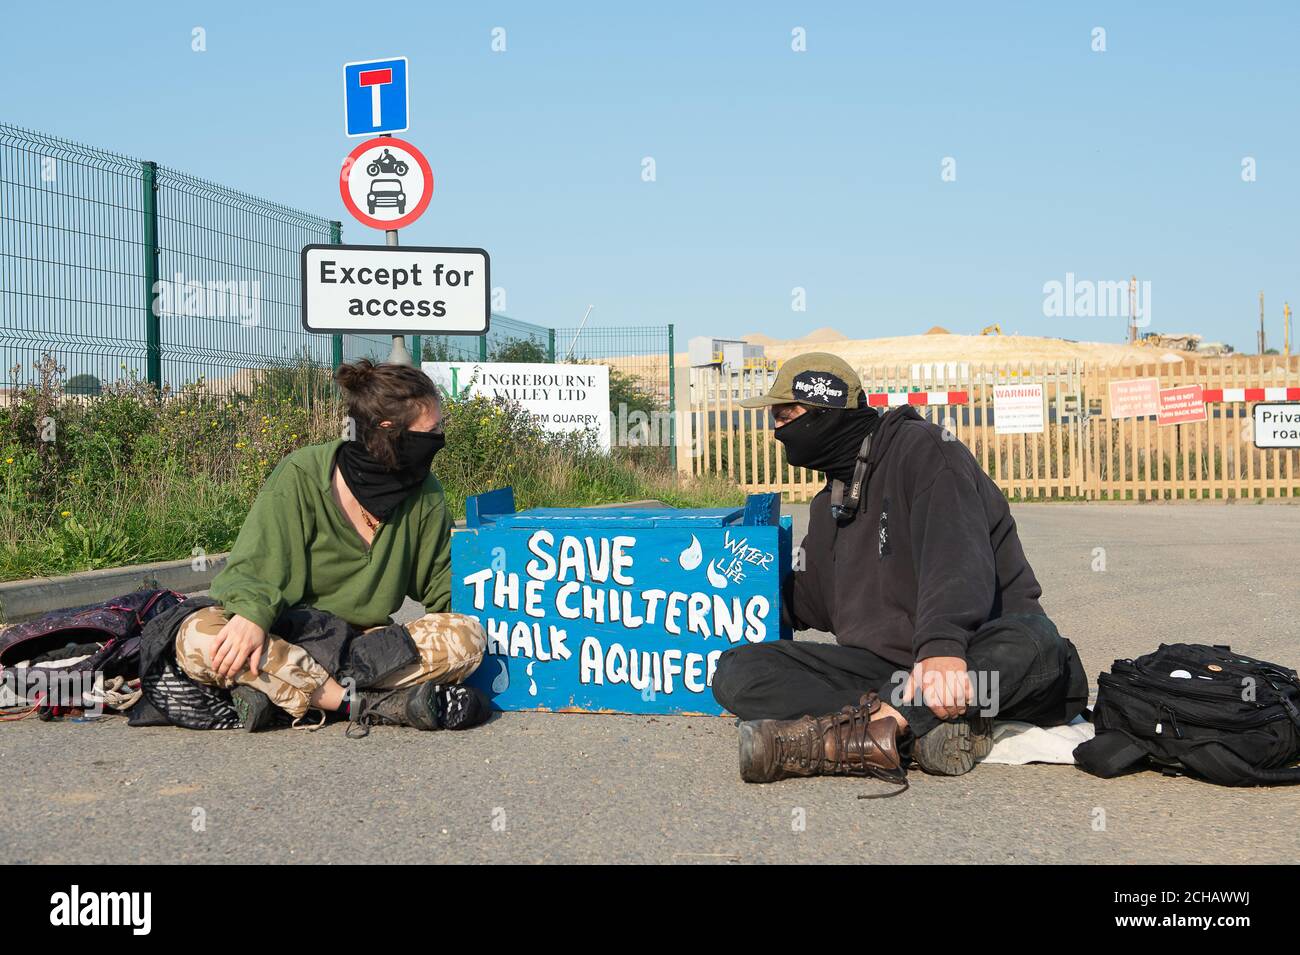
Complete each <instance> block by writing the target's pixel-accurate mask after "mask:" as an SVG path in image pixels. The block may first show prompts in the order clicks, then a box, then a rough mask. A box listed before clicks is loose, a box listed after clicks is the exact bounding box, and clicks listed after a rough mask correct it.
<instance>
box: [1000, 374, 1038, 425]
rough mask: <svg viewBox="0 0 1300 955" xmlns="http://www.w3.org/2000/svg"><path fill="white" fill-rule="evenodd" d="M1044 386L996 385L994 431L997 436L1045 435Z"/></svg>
mask: <svg viewBox="0 0 1300 955" xmlns="http://www.w3.org/2000/svg"><path fill="white" fill-rule="evenodd" d="M1043 419H1044V415H1043V386H1042V384H1041V383H1040V384H1032V385H1031V384H1024V385H994V386H993V430H994V431H995V432H996V433H997V434H1042V433H1043Z"/></svg>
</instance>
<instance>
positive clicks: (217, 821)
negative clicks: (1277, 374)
mask: <svg viewBox="0 0 1300 955" xmlns="http://www.w3.org/2000/svg"><path fill="white" fill-rule="evenodd" d="M792 510H793V512H794V513H795V515H796V540H798V538H799V536H801V534H802V526H803V523H804V521H805V519H806V508H803V507H795V508H793V509H792ZM1015 514H1016V518H1017V520H1018V521H1019V522H1020V526H1021V532H1022V536H1023V539H1024V542H1025V547H1026V550H1027V552H1028V554H1029V558H1030V560H1031V562H1032V563H1033V565H1034V567H1035V570H1036V571H1037V572H1038V575H1039V577H1040V579H1041V580H1042V582H1043V586H1044V591H1045V598H1044V604H1045V606H1046V608H1047V610H1048V612H1049V613H1050V614H1051V615H1052V616H1053V617H1054V618H1055V619H1056V621H1057V623H1058V625H1059V626H1060V629H1061V631H1062V632H1063V633H1064V634H1066V635H1067V636H1069V637H1070V638H1071V639H1072V640H1073V641H1074V642H1075V643H1076V645H1077V646H1078V647H1079V649H1080V653H1081V654H1082V656H1083V659H1084V664H1085V666H1086V667H1087V668H1088V670H1089V672H1090V673H1091V674H1094V675H1095V673H1096V672H1097V671H1098V670H1100V669H1102V668H1104V667H1105V666H1107V665H1108V664H1109V663H1110V661H1111V660H1112V659H1113V658H1115V657H1117V656H1133V655H1136V654H1139V653H1143V652H1146V651H1148V650H1150V649H1153V648H1154V647H1155V646H1156V645H1157V644H1158V643H1160V642H1162V641H1164V642H1173V641H1179V640H1182V641H1194V642H1204V643H1230V644H1231V645H1232V646H1233V647H1234V648H1236V649H1239V650H1242V651H1245V652H1247V653H1250V654H1251V655H1253V656H1259V657H1264V658H1267V659H1271V660H1274V661H1276V662H1279V663H1284V664H1286V665H1288V666H1291V667H1296V666H1300V594H1298V592H1297V578H1296V569H1295V568H1296V565H1297V561H1296V556H1297V548H1298V547H1300V507H1294V506H1287V505H1285V504H1278V505H1251V504H1227V505H1224V504H1185V505H1107V504H1087V505H1074V504H1043V505H1023V506H1017V507H1016V508H1015ZM1097 548H1103V549H1104V559H1105V565H1104V566H1105V570H1104V571H1101V570H1094V569H1093V566H1094V564H1095V563H1096V562H1097V560H1098V558H1099V557H1100V556H1102V552H1100V551H1097V550H1096V549H1097ZM803 636H804V637H806V638H807V637H811V638H813V639H828V638H827V637H825V635H809V634H805V635H803ZM0 765H3V767H4V768H5V772H4V774H3V778H2V779H0V800H2V802H3V805H4V807H5V820H4V826H3V830H2V831H0V861H3V862H5V863H35V862H63V863H95V862H187V863H192V862H252V863H266V862H324V863H343V862H368V863H379V862H497V863H500V862H605V861H613V862H690V863H694V862H700V863H708V862H715V863H716V862H728V863H737V862H883V863H902V862H938V863H943V862H949V863H952V862H983V863H990V862H993V863H1001V862H1066V863H1080V862H1086V863H1139V862H1141V863H1170V862H1174V863H1194V862H1217V863H1227V862H1231V863H1261V862H1281V863H1293V862H1295V861H1297V858H1298V857H1300V832H1298V831H1297V827H1296V825H1295V821H1296V819H1297V818H1300V787H1296V788H1293V789H1270V790H1263V789H1250V790H1232V789H1223V788H1219V787H1216V786H1212V785H1209V784H1206V783H1200V782H1196V781H1193V780H1189V779H1183V778H1165V777H1162V776H1160V775H1158V774H1156V773H1151V772H1145V773H1141V774H1137V775H1134V776H1129V777H1125V778H1121V779H1117V780H1109V781H1104V780H1099V779H1094V778H1092V777H1090V776H1088V775H1086V774H1085V773H1083V772H1081V771H1080V770H1077V769H1075V768H1074V767H1071V766H1022V767H1013V766H993V765H986V766H980V767H977V768H976V770H975V771H974V772H972V773H970V774H968V775H966V776H963V777H958V778H934V777H928V776H925V775H923V774H921V773H913V774H912V788H911V790H910V791H908V792H906V793H904V794H902V795H899V796H897V797H894V798H890V799H883V800H872V801H863V800H859V799H858V798H857V796H858V795H859V794H860V793H868V792H880V791H881V788H880V787H881V785H882V784H878V783H871V782H867V781H861V780H852V779H811V780H797V781H788V782H782V783H778V784H774V785H769V786H747V785H745V784H743V783H741V782H740V779H739V776H738V775H737V770H736V731H735V728H734V725H733V723H732V721H731V720H726V719H712V718H702V717H694V718H692V717H675V718H668V717H624V716H594V715H593V716H582V715H563V714H508V715H505V716H503V717H498V718H496V719H494V720H493V721H492V722H491V723H489V724H488V725H487V726H484V727H481V728H479V729H476V730H473V731H471V732H466V733H437V734H422V733H417V732H414V731H411V730H404V729H396V728H386V727H385V728H377V729H375V730H373V731H372V732H371V735H370V736H369V737H368V738H367V739H364V740H348V739H345V738H344V736H343V727H342V726H339V725H334V726H331V727H328V728H326V729H324V730H322V731H320V732H314V733H309V732H301V731H290V730H282V731H275V732H267V733H261V734H257V735H251V736H250V735H246V734H243V733H238V732H211V733H197V732H187V731H184V730H179V729H129V728H128V727H127V726H126V723H125V720H124V719H120V718H114V719H110V720H106V721H104V722H100V723H61V724H41V723H37V722H35V721H34V720H29V721H24V722H20V723H6V724H0Z"/></svg>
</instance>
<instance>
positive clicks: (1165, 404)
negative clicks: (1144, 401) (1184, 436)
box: [1156, 385, 1205, 424]
mask: <svg viewBox="0 0 1300 955" xmlns="http://www.w3.org/2000/svg"><path fill="white" fill-rule="evenodd" d="M1204 420H1205V394H1204V392H1202V390H1201V386H1200V385H1182V386H1180V387H1178V388H1161V389H1160V411H1159V413H1158V414H1157V415H1156V421H1157V423H1159V424H1190V423H1192V422H1194V421H1204Z"/></svg>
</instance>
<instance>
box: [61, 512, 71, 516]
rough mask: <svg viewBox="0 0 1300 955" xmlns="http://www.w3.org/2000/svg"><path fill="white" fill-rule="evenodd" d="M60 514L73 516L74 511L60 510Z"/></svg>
mask: <svg viewBox="0 0 1300 955" xmlns="http://www.w3.org/2000/svg"><path fill="white" fill-rule="evenodd" d="M59 516H60V517H71V516H72V512H71V511H59Z"/></svg>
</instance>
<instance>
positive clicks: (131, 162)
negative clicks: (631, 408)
mask: <svg viewBox="0 0 1300 955" xmlns="http://www.w3.org/2000/svg"><path fill="white" fill-rule="evenodd" d="M341 241H342V225H341V223H339V222H336V221H331V220H328V219H323V218H321V217H319V216H313V215H310V214H308V213H305V212H300V211H298V210H295V209H291V208H288V207H286V206H282V205H279V204H277V203H274V202H269V201H267V200H265V199H260V198H257V197H255V196H250V195H246V194H244V193H242V192H239V191H237V190H234V189H230V188H227V187H225V186H221V185H217V184H215V183H212V182H208V181H205V180H203V179H199V178H196V177H194V176H191V175H188V174H187V173H184V172H181V171H179V170H175V169H170V168H168V167H166V166H160V165H158V164H157V163H153V162H147V161H141V160H138V159H133V158H131V157H128V156H123V155H119V154H116V153H111V152H107V151H105V150H101V149H96V148H93V147H89V146H84V145H81V144H78V143H75V142H71V141H69V140H65V139H60V138H57V137H53V136H49V135H46V134H43V133H38V132H33V131H31V130H26V129H21V128H18V127H14V126H9V125H5V124H0V362H2V363H3V371H4V375H3V380H0V390H2V391H3V392H4V393H7V392H8V389H9V388H11V387H15V386H20V385H22V384H23V383H24V382H28V381H31V380H32V379H33V378H34V377H35V376H36V374H37V371H36V369H37V366H38V364H39V363H40V362H41V361H42V359H43V358H45V357H48V358H50V359H52V360H53V361H54V362H56V363H57V364H58V365H59V366H61V367H62V368H63V369H65V370H64V378H65V380H66V387H67V389H68V390H69V391H70V392H73V393H77V394H97V393H99V392H100V390H101V389H102V388H103V387H105V386H106V385H108V384H110V383H112V382H114V381H118V380H121V379H127V378H135V379H138V380H140V381H145V382H150V383H152V384H154V385H156V386H157V387H158V388H159V389H160V390H162V391H163V393H164V394H166V393H169V392H174V391H176V390H178V389H180V388H182V387H184V386H185V385H187V384H191V383H193V382H196V381H199V380H202V381H203V383H204V388H205V392H206V393H209V394H218V395H221V394H226V395H231V394H252V393H254V392H255V391H256V390H257V388H258V386H259V383H261V382H263V381H265V380H267V379H268V377H269V375H270V374H271V373H272V372H273V370H276V369H293V370H303V371H305V372H306V373H307V374H308V375H309V376H310V377H312V378H313V380H321V381H323V380H325V376H326V372H327V370H328V369H330V368H332V367H335V366H337V365H338V363H339V362H341V361H344V360H350V359H354V358H359V357H362V356H365V357H371V358H374V359H383V358H386V357H387V355H388V353H389V349H390V347H391V344H392V342H391V338H390V337H389V336H369V335H337V336H324V335H317V334H312V333H310V332H308V331H307V330H306V329H304V328H303V327H302V321H301V313H300V302H301V288H300V273H299V255H300V252H301V250H302V247H303V246H304V245H308V244H312V243H336V244H337V243H340V242H341ZM410 345H411V351H412V353H413V354H415V355H417V356H419V357H420V358H423V359H425V360H456V361H549V362H554V361H564V360H565V359H566V358H570V357H572V359H573V360H576V361H599V362H601V363H604V364H609V365H610V366H611V368H612V369H613V373H612V377H613V379H614V381H615V382H616V383H617V384H616V386H615V394H614V395H613V396H612V398H611V410H612V411H613V412H614V413H617V410H618V406H619V401H620V400H621V398H622V397H625V396H626V395H627V394H631V395H634V396H636V400H642V401H646V402H650V403H652V404H655V407H656V408H662V409H663V410H664V411H668V410H670V409H671V407H672V404H671V403H672V399H673V383H672V369H671V363H670V360H669V355H670V354H671V349H672V328H671V326H654V327H644V328H621V329H610V328H586V329H583V330H582V331H581V334H578V330H577V329H555V328H548V327H545V326H542V325H536V324H532V323H529V322H523V321H518V320H516V319H513V318H510V317H508V316H505V315H498V314H494V315H493V316H492V321H491V325H490V328H489V331H488V333H487V334H486V335H481V336H433V335H431V336H425V337H423V338H421V337H419V336H416V337H415V340H414V341H412V342H410ZM6 386H8V387H6ZM619 388H622V389H623V390H622V392H620V391H619V390H618V389H619Z"/></svg>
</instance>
